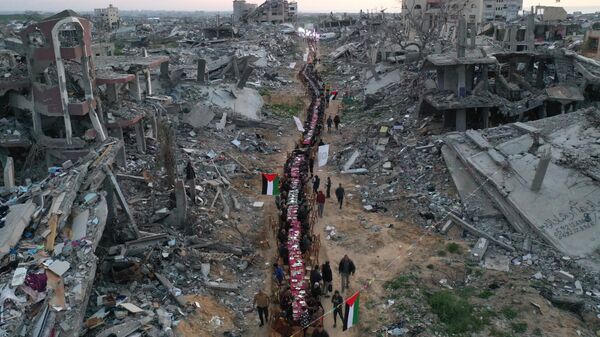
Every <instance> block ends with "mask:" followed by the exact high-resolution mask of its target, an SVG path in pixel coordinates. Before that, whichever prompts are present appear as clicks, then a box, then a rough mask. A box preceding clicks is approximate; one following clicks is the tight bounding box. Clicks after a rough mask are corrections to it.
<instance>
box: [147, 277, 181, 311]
mask: <svg viewBox="0 0 600 337" xmlns="http://www.w3.org/2000/svg"><path fill="white" fill-rule="evenodd" d="M154 276H156V279H157V280H158V282H160V283H161V284H162V285H163V286H164V287H165V288H167V290H168V291H169V294H170V295H171V297H173V299H174V300H175V301H177V304H179V305H180V306H182V307H185V305H186V304H187V302H186V301H185V299H184V298H183V296H180V295H179V296H178V295H177V290H175V286H174V285H173V283H171V281H169V280H168V279H167V278H166V277H164V276H162V275H161V274H159V273H154Z"/></svg>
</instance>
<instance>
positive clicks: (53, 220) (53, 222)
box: [46, 213, 58, 252]
mask: <svg viewBox="0 0 600 337" xmlns="http://www.w3.org/2000/svg"><path fill="white" fill-rule="evenodd" d="M48 228H49V229H50V234H48V236H47V237H46V250H47V251H49V252H52V251H54V240H56V232H57V229H58V214H56V213H55V214H52V215H51V216H50V219H49V220H48Z"/></svg>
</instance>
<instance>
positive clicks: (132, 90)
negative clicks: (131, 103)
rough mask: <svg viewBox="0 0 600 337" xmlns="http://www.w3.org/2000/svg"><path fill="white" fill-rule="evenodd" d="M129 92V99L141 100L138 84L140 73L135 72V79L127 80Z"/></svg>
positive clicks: (140, 90) (140, 89)
mask: <svg viewBox="0 0 600 337" xmlns="http://www.w3.org/2000/svg"><path fill="white" fill-rule="evenodd" d="M129 94H130V96H131V99H134V100H136V101H138V102H141V101H142V88H141V86H140V75H139V74H137V73H136V74H135V79H134V80H133V82H129Z"/></svg>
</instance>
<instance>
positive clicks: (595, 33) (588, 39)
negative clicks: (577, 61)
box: [581, 30, 600, 59]
mask: <svg viewBox="0 0 600 337" xmlns="http://www.w3.org/2000/svg"><path fill="white" fill-rule="evenodd" d="M581 54H582V55H583V56H587V57H591V58H595V59H600V30H588V31H587V32H586V33H585V39H584V40H583V45H582V46H581Z"/></svg>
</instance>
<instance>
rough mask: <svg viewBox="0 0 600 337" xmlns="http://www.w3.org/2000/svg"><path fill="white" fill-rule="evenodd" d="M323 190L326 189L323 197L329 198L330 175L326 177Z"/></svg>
mask: <svg viewBox="0 0 600 337" xmlns="http://www.w3.org/2000/svg"><path fill="white" fill-rule="evenodd" d="M325 190H326V191H327V192H326V195H325V197H326V198H327V199H329V198H331V177H327V182H326V183H325Z"/></svg>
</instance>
